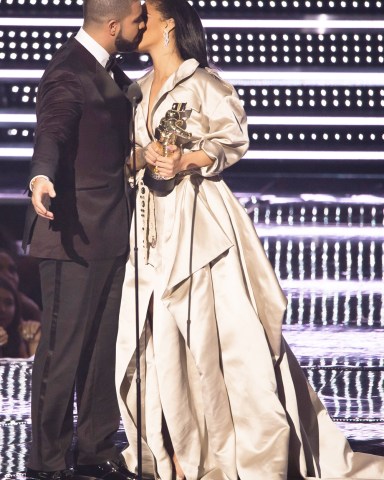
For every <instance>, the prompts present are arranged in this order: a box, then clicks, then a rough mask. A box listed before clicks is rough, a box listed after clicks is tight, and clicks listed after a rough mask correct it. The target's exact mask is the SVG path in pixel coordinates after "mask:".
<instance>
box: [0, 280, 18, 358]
mask: <svg viewBox="0 0 384 480" xmlns="http://www.w3.org/2000/svg"><path fill="white" fill-rule="evenodd" d="M0 288H3V289H4V290H7V291H8V292H10V293H11V294H12V296H13V301H14V302H15V314H14V316H13V319H12V322H11V324H10V325H9V327H8V328H7V333H8V343H7V344H6V345H3V347H2V348H1V350H2V356H3V357H19V356H20V345H21V337H20V332H19V326H20V323H21V313H20V312H21V310H20V300H19V294H18V292H17V291H16V290H15V289H14V287H13V286H12V285H11V284H10V283H9V281H8V280H7V279H6V278H4V277H3V276H0Z"/></svg>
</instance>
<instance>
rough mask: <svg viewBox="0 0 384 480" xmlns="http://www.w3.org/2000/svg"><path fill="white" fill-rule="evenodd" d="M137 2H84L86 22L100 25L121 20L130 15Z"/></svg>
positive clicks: (97, 0) (108, 0) (120, 0)
mask: <svg viewBox="0 0 384 480" xmlns="http://www.w3.org/2000/svg"><path fill="white" fill-rule="evenodd" d="M134 1H135V0H84V3H83V14H84V21H85V22H96V23H100V22H103V21H105V20H111V19H115V20H121V19H123V18H125V17H126V16H127V15H129V13H130V11H131V6H132V3H133V2H134Z"/></svg>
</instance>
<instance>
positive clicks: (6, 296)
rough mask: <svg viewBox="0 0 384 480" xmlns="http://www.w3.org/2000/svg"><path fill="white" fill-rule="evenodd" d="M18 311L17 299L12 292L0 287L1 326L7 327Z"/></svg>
mask: <svg viewBox="0 0 384 480" xmlns="http://www.w3.org/2000/svg"><path fill="white" fill-rule="evenodd" d="M15 312H16V304H15V299H14V298H13V294H12V292H10V291H9V290H6V289H5V288H2V287H0V326H1V327H3V328H4V329H7V328H8V327H9V325H10V324H11V323H12V321H13V318H14V316H15Z"/></svg>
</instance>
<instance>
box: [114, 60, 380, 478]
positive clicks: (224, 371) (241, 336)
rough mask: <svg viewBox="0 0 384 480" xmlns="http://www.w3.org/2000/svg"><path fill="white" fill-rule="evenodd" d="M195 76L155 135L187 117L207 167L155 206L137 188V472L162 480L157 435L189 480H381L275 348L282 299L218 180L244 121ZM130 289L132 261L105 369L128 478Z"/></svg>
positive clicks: (132, 373) (224, 96)
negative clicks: (175, 113)
mask: <svg viewBox="0 0 384 480" xmlns="http://www.w3.org/2000/svg"><path fill="white" fill-rule="evenodd" d="M196 68H197V62H195V61H194V60H188V61H186V62H185V63H184V64H183V65H182V66H181V67H180V69H179V71H178V72H176V74H175V75H174V77H172V78H170V79H169V81H168V82H167V84H166V85H165V86H164V89H163V91H162V92H160V94H159V101H158V102H157V103H156V104H155V111H154V114H153V117H152V121H153V127H156V126H157V125H158V123H159V120H160V119H161V118H162V117H163V116H164V114H165V111H166V110H167V109H169V108H170V107H171V105H172V103H173V102H184V101H187V105H188V104H189V105H190V104H191V103H192V104H193V112H192V115H191V120H188V123H187V125H188V127H189V129H190V130H191V131H192V132H193V138H192V147H191V149H194V148H203V149H204V150H205V151H206V152H207V153H208V154H209V155H210V156H211V158H213V159H214V163H213V165H212V167H209V168H204V169H201V170H200V171H199V172H197V173H196V174H192V175H186V176H184V177H181V178H180V180H179V182H178V184H177V186H176V187H175V189H174V190H173V191H172V192H171V193H170V194H169V195H167V196H157V195H152V194H151V193H149V192H148V190H147V189H146V188H145V187H143V186H142V184H141V180H140V184H139V189H140V193H139V196H138V204H137V215H138V225H139V228H138V272H139V305H138V306H139V322H140V330H139V331H140V339H141V349H140V352H141V356H140V359H141V361H140V365H141V398H142V402H141V409H142V449H143V471H144V472H147V473H149V474H152V475H154V476H155V478H158V479H161V480H172V479H174V473H173V467H172V460H171V457H170V454H169V450H168V445H167V442H166V441H165V440H164V423H166V426H167V429H168V432H169V436H170V438H171V441H172V446H173V448H174V451H175V453H176V455H177V458H178V460H179V463H180V465H181V467H182V469H183V471H184V473H185V476H186V479H187V480H200V479H201V480H202V479H204V480H206V479H210V480H237V479H238V478H240V479H241V480H286V479H290V480H299V479H313V478H321V479H328V480H331V479H344V478H348V479H366V480H368V479H369V480H382V479H384V458H382V457H379V456H373V455H367V454H361V453H353V452H352V450H351V449H350V447H349V445H348V442H347V441H346V439H345V438H344V436H343V435H342V433H341V432H340V431H339V430H338V428H337V427H336V426H335V425H334V423H333V422H332V421H331V419H330V417H329V415H328V413H327V411H326V410H325V408H324V406H323V405H322V403H321V402H320V400H319V398H318V397H317V395H316V393H315V392H314V391H313V390H312V388H311V387H310V386H309V384H308V382H307V380H306V378H305V376H304V374H303V372H302V370H301V368H300V366H299V364H298V362H297V360H296V359H295V357H294V355H293V354H292V352H291V350H290V349H289V347H288V345H287V344H286V342H285V341H284V339H283V338H282V336H281V323H282V318H283V314H284V310H285V306H286V300H285V297H284V295H283V293H282V291H281V288H280V286H279V284H278V281H277V279H276V277H275V274H274V272H273V269H272V267H271V265H270V263H269V261H268V259H267V257H266V255H265V253H264V250H263V248H262V245H261V243H260V241H259V239H258V237H257V234H256V232H255V230H254V227H253V224H252V222H251V220H250V219H249V217H248V215H247V214H246V212H245V211H244V209H243V208H242V206H241V205H240V203H239V202H238V201H237V199H236V198H235V197H234V195H233V194H232V193H231V191H230V190H229V189H228V187H227V186H226V184H225V183H224V181H223V180H221V179H220V177H219V176H218V173H219V172H220V171H222V170H223V168H225V167H227V166H229V165H230V164H232V163H234V162H235V161H237V160H239V159H240V158H241V156H243V154H244V152H245V150H246V148H247V146H248V138H247V134H246V123H245V122H246V121H245V116H244V114H243V110H242V107H241V104H240V102H239V100H238V99H237V96H236V94H235V92H234V91H233V90H231V89H230V88H229V87H228V86H227V85H224V86H221V84H220V82H219V81H218V80H217V78H216V77H215V76H214V75H212V74H211V73H209V72H207V71H205V70H202V69H197V70H196ZM150 84H151V73H150V74H148V75H147V76H146V77H145V78H144V79H143V80H142V82H141V87H142V90H143V93H144V98H147V97H148V91H149V88H150ZM228 97H229V98H228ZM146 115H147V104H146V103H145V102H144V104H142V105H141V106H140V110H139V111H138V119H139V120H140V116H143V118H142V122H140V125H142V127H141V129H140V128H139V130H138V132H137V135H136V138H137V141H138V143H139V145H142V146H145V145H146V144H148V143H149V142H150V141H151V138H150V136H149V135H148V132H147V130H146V128H145V127H144V126H145V125H146V122H145V117H146ZM208 119H209V122H208ZM220 122H221V123H220ZM229 124H230V125H229ZM143 125H144V126H143ZM212 125H214V128H213V127H212ZM217 138H218V139H219V140H218V141H217V140H215V139H217ZM141 175H142V172H141V174H140V175H139V178H141ZM142 189H143V190H142ZM141 214H143V216H142V215H141ZM131 240H132V241H133V239H131ZM151 243H152V245H151ZM131 245H133V243H132V244H131ZM134 278H135V273H134V249H132V251H131V256H130V259H129V261H128V263H127V271H126V278H125V282H124V286H123V295H122V303H121V312H120V325H119V335H118V343H117V364H116V385H117V391H118V398H119V404H120V408H121V414H122V419H123V423H124V426H125V429H126V433H127V437H128V442H129V447H128V448H127V449H126V450H125V451H124V456H125V459H126V461H127V464H128V467H129V468H130V469H131V470H135V469H136V467H137V430H136V425H137V404H136V398H137V396H136V395H137V394H136V367H135V355H136V343H135V286H134ZM151 298H153V317H152V319H150V318H149V317H148V318H147V311H148V308H149V306H150V300H151Z"/></svg>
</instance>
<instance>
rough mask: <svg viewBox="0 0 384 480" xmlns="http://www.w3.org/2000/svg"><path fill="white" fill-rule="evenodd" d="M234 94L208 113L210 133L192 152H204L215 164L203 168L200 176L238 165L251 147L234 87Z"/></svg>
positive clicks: (240, 104)
mask: <svg viewBox="0 0 384 480" xmlns="http://www.w3.org/2000/svg"><path fill="white" fill-rule="evenodd" d="M230 92H231V94H227V95H224V96H221V98H219V100H218V101H217V103H216V105H215V106H214V108H213V109H212V110H211V111H210V112H209V114H208V115H209V131H208V132H207V133H205V134H204V135H203V136H202V138H201V139H200V140H199V141H198V142H197V143H196V144H195V146H194V148H193V150H200V149H201V150H203V151H204V152H205V153H206V154H207V155H208V156H209V157H210V158H211V159H212V160H213V163H212V165H210V166H208V167H202V168H201V175H202V176H205V177H210V176H214V175H217V174H218V173H220V172H222V171H223V170H224V169H225V168H227V167H230V166H231V165H233V164H234V163H236V162H238V161H239V160H240V159H241V158H242V157H243V156H244V154H245V153H246V151H247V150H248V147H249V137H248V124H247V118H246V114H245V111H244V108H243V105H242V103H241V101H240V99H239V98H238V96H237V93H236V91H235V89H234V88H233V87H231V88H230Z"/></svg>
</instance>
